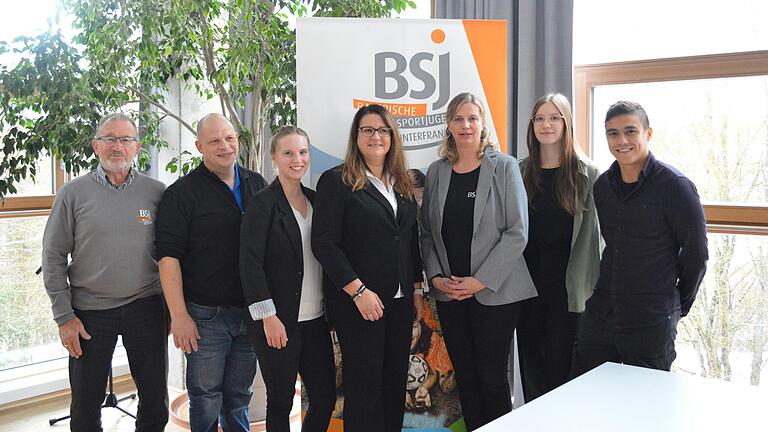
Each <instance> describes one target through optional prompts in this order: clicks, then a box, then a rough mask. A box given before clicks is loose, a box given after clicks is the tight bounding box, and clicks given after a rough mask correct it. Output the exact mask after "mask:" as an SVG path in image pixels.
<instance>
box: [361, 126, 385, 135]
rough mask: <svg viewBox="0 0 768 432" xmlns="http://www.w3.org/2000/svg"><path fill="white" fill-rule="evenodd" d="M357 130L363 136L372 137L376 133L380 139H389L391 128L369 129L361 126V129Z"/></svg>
mask: <svg viewBox="0 0 768 432" xmlns="http://www.w3.org/2000/svg"><path fill="white" fill-rule="evenodd" d="M357 130H359V131H360V133H361V134H363V136H367V137H372V136H373V134H375V133H378V134H379V136H380V137H381V138H384V137H387V138H389V137H390V135H391V134H392V128H390V127H386V126H382V127H380V128H375V127H370V126H363V127H361V128H357Z"/></svg>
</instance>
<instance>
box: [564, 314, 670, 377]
mask: <svg viewBox="0 0 768 432" xmlns="http://www.w3.org/2000/svg"><path fill="white" fill-rule="evenodd" d="M583 315H584V316H583V317H582V320H581V326H580V328H579V338H578V342H577V346H576V358H575V363H574V368H575V370H574V372H575V375H581V374H583V373H586V372H588V371H590V370H592V369H594V368H596V367H598V366H600V365H601V364H603V363H605V362H614V363H624V364H628V365H632V366H640V367H645V368H649V369H658V370H665V371H669V369H670V368H671V367H672V362H673V361H674V360H675V358H676V357H677V353H676V352H675V337H677V322H678V321H679V320H680V313H679V311H675V312H673V313H672V314H671V315H670V316H668V317H666V319H664V320H663V321H661V322H659V323H658V324H656V325H653V326H649V327H642V328H631V329H617V328H615V326H614V320H613V318H612V316H610V315H609V316H607V317H602V316H599V315H597V314H595V313H594V312H591V311H590V309H589V307H587V310H586V311H585V312H584V314H583Z"/></svg>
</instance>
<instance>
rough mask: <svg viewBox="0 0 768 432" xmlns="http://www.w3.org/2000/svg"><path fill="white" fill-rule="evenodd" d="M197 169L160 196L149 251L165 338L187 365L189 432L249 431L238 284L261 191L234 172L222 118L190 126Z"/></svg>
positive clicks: (233, 135)
mask: <svg viewBox="0 0 768 432" xmlns="http://www.w3.org/2000/svg"><path fill="white" fill-rule="evenodd" d="M195 145H196V146H197V149H198V150H199V151H200V153H202V155H203V162H202V163H201V164H200V165H199V166H198V167H197V168H195V169H194V170H193V171H192V172H190V173H189V174H187V175H186V176H184V177H182V178H180V179H179V180H177V181H176V182H175V183H174V184H172V185H171V186H169V187H168V189H166V191H165V193H164V194H163V199H162V201H161V202H160V206H159V207H158V211H157V213H158V216H157V223H156V226H157V228H156V230H157V231H156V237H155V245H156V249H157V257H158V259H159V263H160V281H161V283H162V286H163V293H164V294H165V299H166V302H167V304H168V310H169V312H170V314H171V334H172V335H173V342H174V344H175V345H176V347H177V348H179V349H181V350H182V351H184V353H185V354H186V358H187V381H186V382H187V389H188V393H189V405H190V408H189V420H190V426H191V428H192V431H209V430H216V429H217V427H218V426H217V425H218V423H219V421H221V423H222V424H221V426H222V428H223V429H224V430H227V431H248V430H249V425H248V404H249V403H250V400H251V384H252V382H253V377H254V375H255V373H256V353H255V351H254V350H253V347H252V346H251V343H250V341H249V340H248V337H247V334H246V327H245V323H244V322H243V316H244V315H243V312H244V310H245V306H246V305H245V297H244V295H243V290H242V287H241V284H240V271H239V253H240V220H241V219H242V215H243V211H244V210H245V208H246V205H247V204H248V202H249V201H250V199H251V198H252V197H253V196H254V195H255V194H256V192H258V191H259V190H261V189H263V188H264V187H265V186H266V181H264V178H263V177H261V176H260V175H259V174H257V173H255V172H253V171H250V170H247V169H245V168H243V167H240V166H238V165H237V164H236V163H235V161H236V159H237V154H238V149H239V145H238V141H237V132H236V131H235V128H234V127H233V126H232V123H230V122H229V120H227V119H226V118H225V117H224V116H222V115H220V114H209V115H207V116H205V117H203V118H202V119H201V120H200V122H199V123H198V126H197V141H196V142H195Z"/></svg>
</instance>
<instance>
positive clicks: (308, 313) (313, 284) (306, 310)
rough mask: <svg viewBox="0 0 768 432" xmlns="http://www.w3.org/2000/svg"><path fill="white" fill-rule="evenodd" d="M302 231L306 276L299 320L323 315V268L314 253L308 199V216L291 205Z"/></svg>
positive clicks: (302, 288) (303, 283)
mask: <svg viewBox="0 0 768 432" xmlns="http://www.w3.org/2000/svg"><path fill="white" fill-rule="evenodd" d="M291 210H293V215H294V216H295V217H296V222H297V223H298V224H299V231H301V252H302V256H303V259H304V278H303V279H302V282H301V300H300V302H299V322H301V321H309V320H313V319H315V318H319V317H321V316H322V315H323V268H322V267H321V266H320V263H319V262H317V259H315V256H314V255H313V254H312V248H311V244H312V243H311V242H312V238H311V237H312V213H313V211H312V204H311V203H310V202H309V200H307V217H306V218H304V216H302V215H301V213H299V211H298V210H296V209H295V208H293V206H291Z"/></svg>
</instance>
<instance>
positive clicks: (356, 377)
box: [328, 297, 413, 432]
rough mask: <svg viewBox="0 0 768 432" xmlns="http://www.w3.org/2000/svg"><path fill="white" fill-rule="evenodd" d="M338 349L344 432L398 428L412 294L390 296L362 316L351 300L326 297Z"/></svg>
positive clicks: (396, 431) (402, 411) (402, 409)
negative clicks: (379, 313) (379, 312)
mask: <svg viewBox="0 0 768 432" xmlns="http://www.w3.org/2000/svg"><path fill="white" fill-rule="evenodd" d="M328 311H329V312H330V315H331V319H332V322H333V325H334V326H335V328H336V334H337V335H338V337H339V346H340V348H341V361H342V365H341V373H342V376H341V379H342V382H343V384H342V386H343V389H344V431H345V432H358V431H360V432H383V431H387V432H400V430H401V429H402V427H403V415H404V414H405V384H406V381H407V376H408V361H409V357H408V351H409V348H410V343H411V329H412V324H413V299H410V298H405V297H403V298H399V299H395V300H393V301H392V302H391V303H390V304H389V305H387V307H386V309H384V317H383V318H381V319H379V320H377V321H366V320H364V319H363V317H362V316H360V312H358V310H357V306H355V304H354V303H353V302H352V300H350V299H343V298H342V299H334V300H331V301H328Z"/></svg>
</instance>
